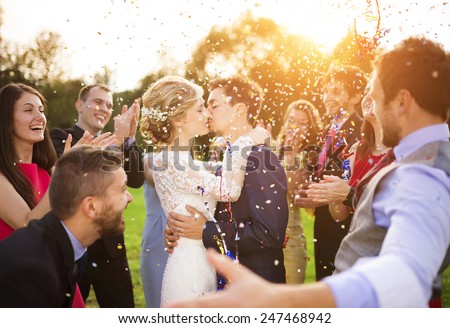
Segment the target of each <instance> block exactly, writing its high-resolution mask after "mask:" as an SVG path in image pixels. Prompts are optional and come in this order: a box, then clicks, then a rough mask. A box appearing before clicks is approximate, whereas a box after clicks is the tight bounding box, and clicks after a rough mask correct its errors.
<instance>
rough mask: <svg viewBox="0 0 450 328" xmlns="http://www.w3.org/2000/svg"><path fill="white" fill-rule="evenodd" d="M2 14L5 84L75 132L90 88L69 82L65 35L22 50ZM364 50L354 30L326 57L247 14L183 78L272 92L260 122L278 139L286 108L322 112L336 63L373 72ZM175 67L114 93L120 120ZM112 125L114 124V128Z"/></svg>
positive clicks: (105, 79)
mask: <svg viewBox="0 0 450 328" xmlns="http://www.w3.org/2000/svg"><path fill="white" fill-rule="evenodd" d="M1 15H2V11H1V8H0V70H1V72H0V85H2V86H3V85H5V84H7V83H9V82H23V83H27V84H30V85H32V86H34V87H36V88H37V89H38V90H39V91H40V92H42V93H43V94H44V96H45V97H46V98H47V100H48V125H49V127H50V128H52V127H56V126H57V127H68V126H72V125H73V124H74V120H75V119H76V117H77V115H76V110H75V107H74V103H75V101H76V99H77V96H78V92H79V89H80V88H81V87H82V86H83V85H84V83H85V82H84V81H82V80H80V79H70V78H69V77H68V76H66V74H65V65H66V63H65V62H64V61H65V60H67V58H63V56H62V53H63V49H64V43H63V41H62V40H61V36H60V35H59V34H58V33H57V32H53V31H41V32H39V33H38V34H37V35H36V37H35V39H34V41H33V42H32V44H30V45H28V46H22V47H19V46H18V45H15V44H12V43H8V42H6V40H4V39H3V38H2V35H1V26H2V21H1ZM358 50H359V46H358V43H357V42H356V38H355V34H354V32H352V31H349V33H348V35H347V36H346V37H345V38H344V39H343V40H341V42H340V43H339V44H338V45H337V46H336V48H335V49H334V52H333V53H332V54H326V53H322V52H321V51H320V50H319V48H318V47H317V45H316V44H315V43H314V42H313V41H311V40H308V39H306V38H304V37H302V36H300V35H294V34H289V33H287V32H286V31H285V30H284V29H283V28H282V27H280V26H279V25H278V24H276V23H275V22H274V21H273V20H271V19H268V18H256V17H254V16H253V15H252V13H251V12H250V11H248V12H246V13H245V14H243V15H242V16H240V17H238V18H237V19H236V20H235V21H234V22H233V23H231V24H230V25H229V26H213V27H212V28H211V30H210V32H209V33H208V35H207V36H206V37H205V38H204V39H203V40H202V41H201V42H200V43H199V44H198V46H197V48H196V49H194V51H193V53H192V56H191V59H190V60H189V61H188V62H187V63H186V66H185V68H184V76H185V77H186V78H188V79H190V80H193V81H194V82H196V83H198V84H200V85H202V86H203V87H204V88H205V95H206V96H207V90H206V83H207V81H208V80H209V79H212V78H215V77H218V76H230V75H233V74H244V75H247V76H249V77H250V78H252V79H254V80H255V81H257V82H258V83H259V84H260V85H261V86H262V87H263V89H264V90H265V93H266V97H265V102H264V110H263V112H262V113H261V115H260V118H261V119H264V121H265V122H270V123H271V124H272V125H273V132H274V135H276V134H277V133H278V131H279V129H280V126H281V121H282V119H283V116H284V112H285V109H286V108H287V106H288V105H289V103H290V102H292V101H294V100H297V99H306V100H309V101H311V102H312V103H313V104H315V105H316V107H317V108H318V110H319V112H321V113H323V106H322V102H321V83H320V81H321V77H322V75H323V74H324V73H325V72H326V70H327V69H328V67H329V65H330V64H332V63H335V64H352V65H357V66H359V67H361V68H362V69H363V70H365V71H366V72H370V70H371V67H370V65H371V63H370V60H371V58H370V56H366V57H365V58H361V56H360V55H359V53H358ZM69 60H70V59H69ZM170 62H171V61H170V60H165V59H164V58H161V61H160V64H161V67H160V68H159V69H158V71H155V72H148V74H147V75H146V76H145V77H144V78H143V79H142V80H141V81H140V82H139V84H138V86H137V88H136V89H134V90H125V91H122V92H119V93H115V94H114V102H115V104H114V108H115V114H117V113H119V112H120V109H121V107H122V105H123V104H131V103H132V101H133V99H135V98H137V97H140V96H141V95H142V93H143V91H144V90H145V89H146V88H147V87H148V85H149V84H151V83H152V82H154V81H156V80H157V79H158V78H160V77H162V76H164V75H167V74H177V73H178V74H179V72H180V69H179V67H171V65H170ZM182 74H183V73H182ZM112 76H113V72H112V71H111V70H110V69H109V68H108V67H99V71H98V73H96V74H95V75H94V77H93V78H94V80H95V81H96V82H102V83H106V84H109V83H110V82H111V79H112ZM115 114H113V115H115ZM111 125H112V120H111V122H110V124H109V126H108V128H110V127H111Z"/></svg>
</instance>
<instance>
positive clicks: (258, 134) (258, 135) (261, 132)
mask: <svg viewBox="0 0 450 328" xmlns="http://www.w3.org/2000/svg"><path fill="white" fill-rule="evenodd" d="M247 136H248V137H250V138H252V140H253V142H254V144H255V145H270V140H271V138H272V136H271V134H270V131H268V130H267V129H264V128H263V127H261V126H256V127H255V128H254V129H252V130H251V131H250V132H249V133H248V134H247Z"/></svg>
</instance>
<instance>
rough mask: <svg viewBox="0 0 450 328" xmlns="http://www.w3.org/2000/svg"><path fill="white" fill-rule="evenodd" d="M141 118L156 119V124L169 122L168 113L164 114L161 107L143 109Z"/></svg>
mask: <svg viewBox="0 0 450 328" xmlns="http://www.w3.org/2000/svg"><path fill="white" fill-rule="evenodd" d="M141 116H142V117H145V116H150V117H151V118H152V119H154V120H155V121H156V122H165V121H167V118H168V117H169V113H168V112H162V111H161V109H160V108H159V106H157V107H150V108H147V107H142V109H141Z"/></svg>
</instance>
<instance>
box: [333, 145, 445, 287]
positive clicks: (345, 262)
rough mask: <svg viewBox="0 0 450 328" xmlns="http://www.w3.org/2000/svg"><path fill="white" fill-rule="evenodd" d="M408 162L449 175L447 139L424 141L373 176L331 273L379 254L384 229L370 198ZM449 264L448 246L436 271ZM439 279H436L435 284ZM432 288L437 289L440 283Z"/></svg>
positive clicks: (442, 269)
mask: <svg viewBox="0 0 450 328" xmlns="http://www.w3.org/2000/svg"><path fill="white" fill-rule="evenodd" d="M408 163H409V164H412V163H414V164H424V165H428V166H431V167H435V168H438V169H441V170H443V171H444V172H446V173H447V175H450V142H446V141H438V142H432V143H429V144H426V145H425V146H423V147H422V148H420V149H419V150H417V151H415V152H414V153H412V154H411V155H409V156H407V157H405V158H404V159H402V160H401V161H399V162H397V163H392V164H391V165H388V166H386V167H384V168H383V169H381V170H380V171H379V172H378V173H377V174H376V175H375V176H374V177H373V178H372V180H371V181H370V182H369V184H368V185H367V186H366V188H365V190H364V192H363V194H362V195H361V200H360V202H359V204H358V206H357V209H356V212H355V215H354V217H353V221H352V224H351V226H350V230H349V233H348V235H347V236H346V237H345V238H344V240H343V241H342V244H341V246H340V248H339V250H338V252H337V254H336V260H335V266H336V270H335V271H334V273H338V272H341V271H344V270H347V269H348V268H350V267H351V266H353V264H354V263H355V262H356V261H357V260H358V259H359V258H361V257H366V256H377V255H378V254H379V252H380V249H381V245H382V243H383V240H384V238H385V236H386V232H387V229H385V228H383V227H379V226H377V225H376V224H375V221H374V217H373V210H372V202H373V197H374V194H375V193H376V191H377V189H378V188H379V187H380V186H382V185H383V181H382V180H383V178H384V177H385V176H386V175H387V174H388V173H389V172H391V171H393V170H395V169H396V168H397V167H399V166H400V165H403V164H408ZM411 178H413V177H411ZM449 207H450V206H449ZM449 210H450V208H449ZM449 263H450V245H449V249H448V250H447V255H446V257H445V259H444V260H443V263H442V266H441V269H440V271H439V274H441V273H442V272H443V271H444V269H445V268H446V267H447V266H448V265H449ZM439 282H440V279H436V281H435V283H439ZM435 287H438V288H439V286H435Z"/></svg>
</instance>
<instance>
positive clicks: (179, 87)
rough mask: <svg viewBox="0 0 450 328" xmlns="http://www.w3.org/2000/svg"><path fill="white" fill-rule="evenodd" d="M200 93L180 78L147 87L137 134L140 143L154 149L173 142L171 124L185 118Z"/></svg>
mask: <svg viewBox="0 0 450 328" xmlns="http://www.w3.org/2000/svg"><path fill="white" fill-rule="evenodd" d="M202 96H203V89H202V88H201V87H200V86H198V85H196V84H195V83H192V82H190V81H188V80H186V79H185V78H183V77H180V76H166V77H163V78H161V79H159V80H158V81H156V82H155V83H153V84H151V85H150V86H149V88H148V89H147V91H145V93H144V94H143V96H142V104H143V107H142V110H141V120H140V132H141V135H142V137H143V138H144V140H146V141H147V142H148V143H152V144H153V145H154V146H156V147H160V146H161V145H163V144H167V143H170V142H171V141H172V140H173V138H174V132H175V131H174V127H173V126H172V124H171V122H172V121H173V119H174V118H178V117H180V116H182V115H185V114H186V110H187V109H188V108H190V107H191V106H192V105H193V104H194V103H195V102H196V101H197V100H198V99H199V98H201V97H202Z"/></svg>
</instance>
